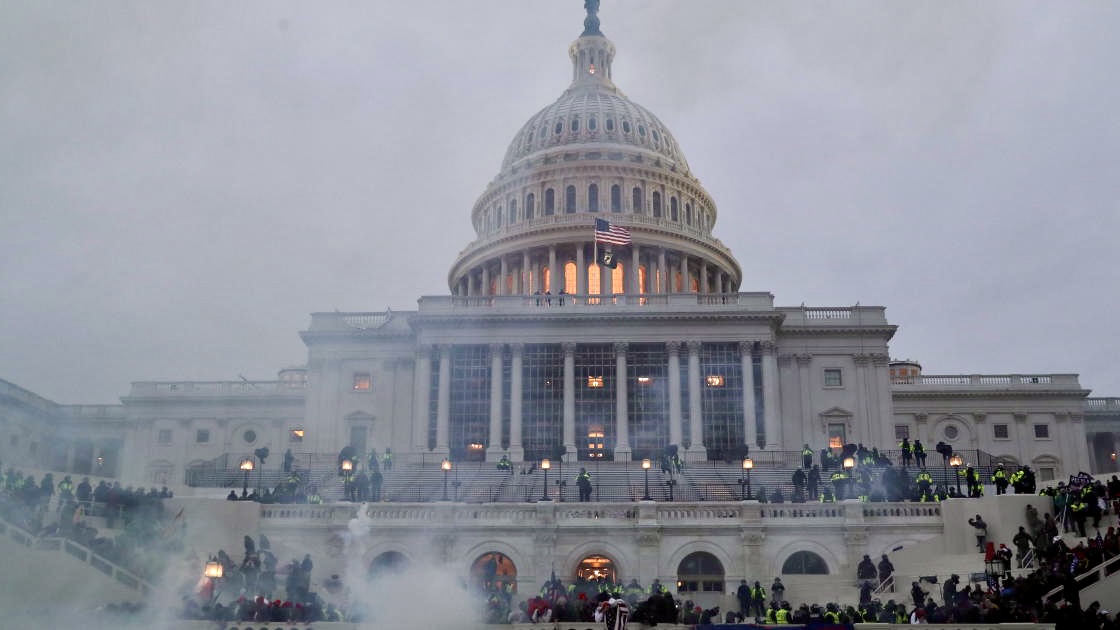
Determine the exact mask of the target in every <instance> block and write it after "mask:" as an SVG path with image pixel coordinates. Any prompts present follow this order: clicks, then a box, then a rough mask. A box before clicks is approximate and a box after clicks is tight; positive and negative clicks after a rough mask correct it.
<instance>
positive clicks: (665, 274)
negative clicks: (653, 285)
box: [657, 247, 670, 293]
mask: <svg viewBox="0 0 1120 630" xmlns="http://www.w3.org/2000/svg"><path fill="white" fill-rule="evenodd" d="M657 276H658V280H657V293H669V286H670V284H669V268H668V266H667V265H666V264H665V248H664V247H662V248H660V249H658V250H657Z"/></svg>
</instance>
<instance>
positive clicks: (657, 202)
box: [653, 190, 661, 219]
mask: <svg viewBox="0 0 1120 630" xmlns="http://www.w3.org/2000/svg"><path fill="white" fill-rule="evenodd" d="M653 217H654V218H655V219H660V218H661V193H660V192H658V191H656V190H655V191H653Z"/></svg>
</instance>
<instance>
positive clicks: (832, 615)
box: [824, 603, 840, 624]
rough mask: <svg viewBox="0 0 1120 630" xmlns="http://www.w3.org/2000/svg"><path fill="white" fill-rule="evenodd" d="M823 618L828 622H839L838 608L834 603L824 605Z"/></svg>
mask: <svg viewBox="0 0 1120 630" xmlns="http://www.w3.org/2000/svg"><path fill="white" fill-rule="evenodd" d="M824 620H825V621H827V622H828V623H834V624H835V623H840V610H839V608H838V607H837V606H836V604H831V603H830V604H828V605H827V606H825V611H824Z"/></svg>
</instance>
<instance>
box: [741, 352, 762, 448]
mask: <svg viewBox="0 0 1120 630" xmlns="http://www.w3.org/2000/svg"><path fill="white" fill-rule="evenodd" d="M753 356H754V342H753V341H740V342H739V369H740V370H741V371H742V372H743V440H744V441H745V442H746V443H747V444H749V445H750V446H751V448H756V447H758V446H759V444H758V417H757V416H756V415H755V408H754V360H753Z"/></svg>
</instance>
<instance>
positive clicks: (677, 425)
mask: <svg viewBox="0 0 1120 630" xmlns="http://www.w3.org/2000/svg"><path fill="white" fill-rule="evenodd" d="M665 349H666V351H668V353H669V443H670V444H676V445H677V446H678V447H679V446H680V445H681V438H682V437H683V427H682V426H681V425H682V423H681V342H679V341H667V342H665Z"/></svg>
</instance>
